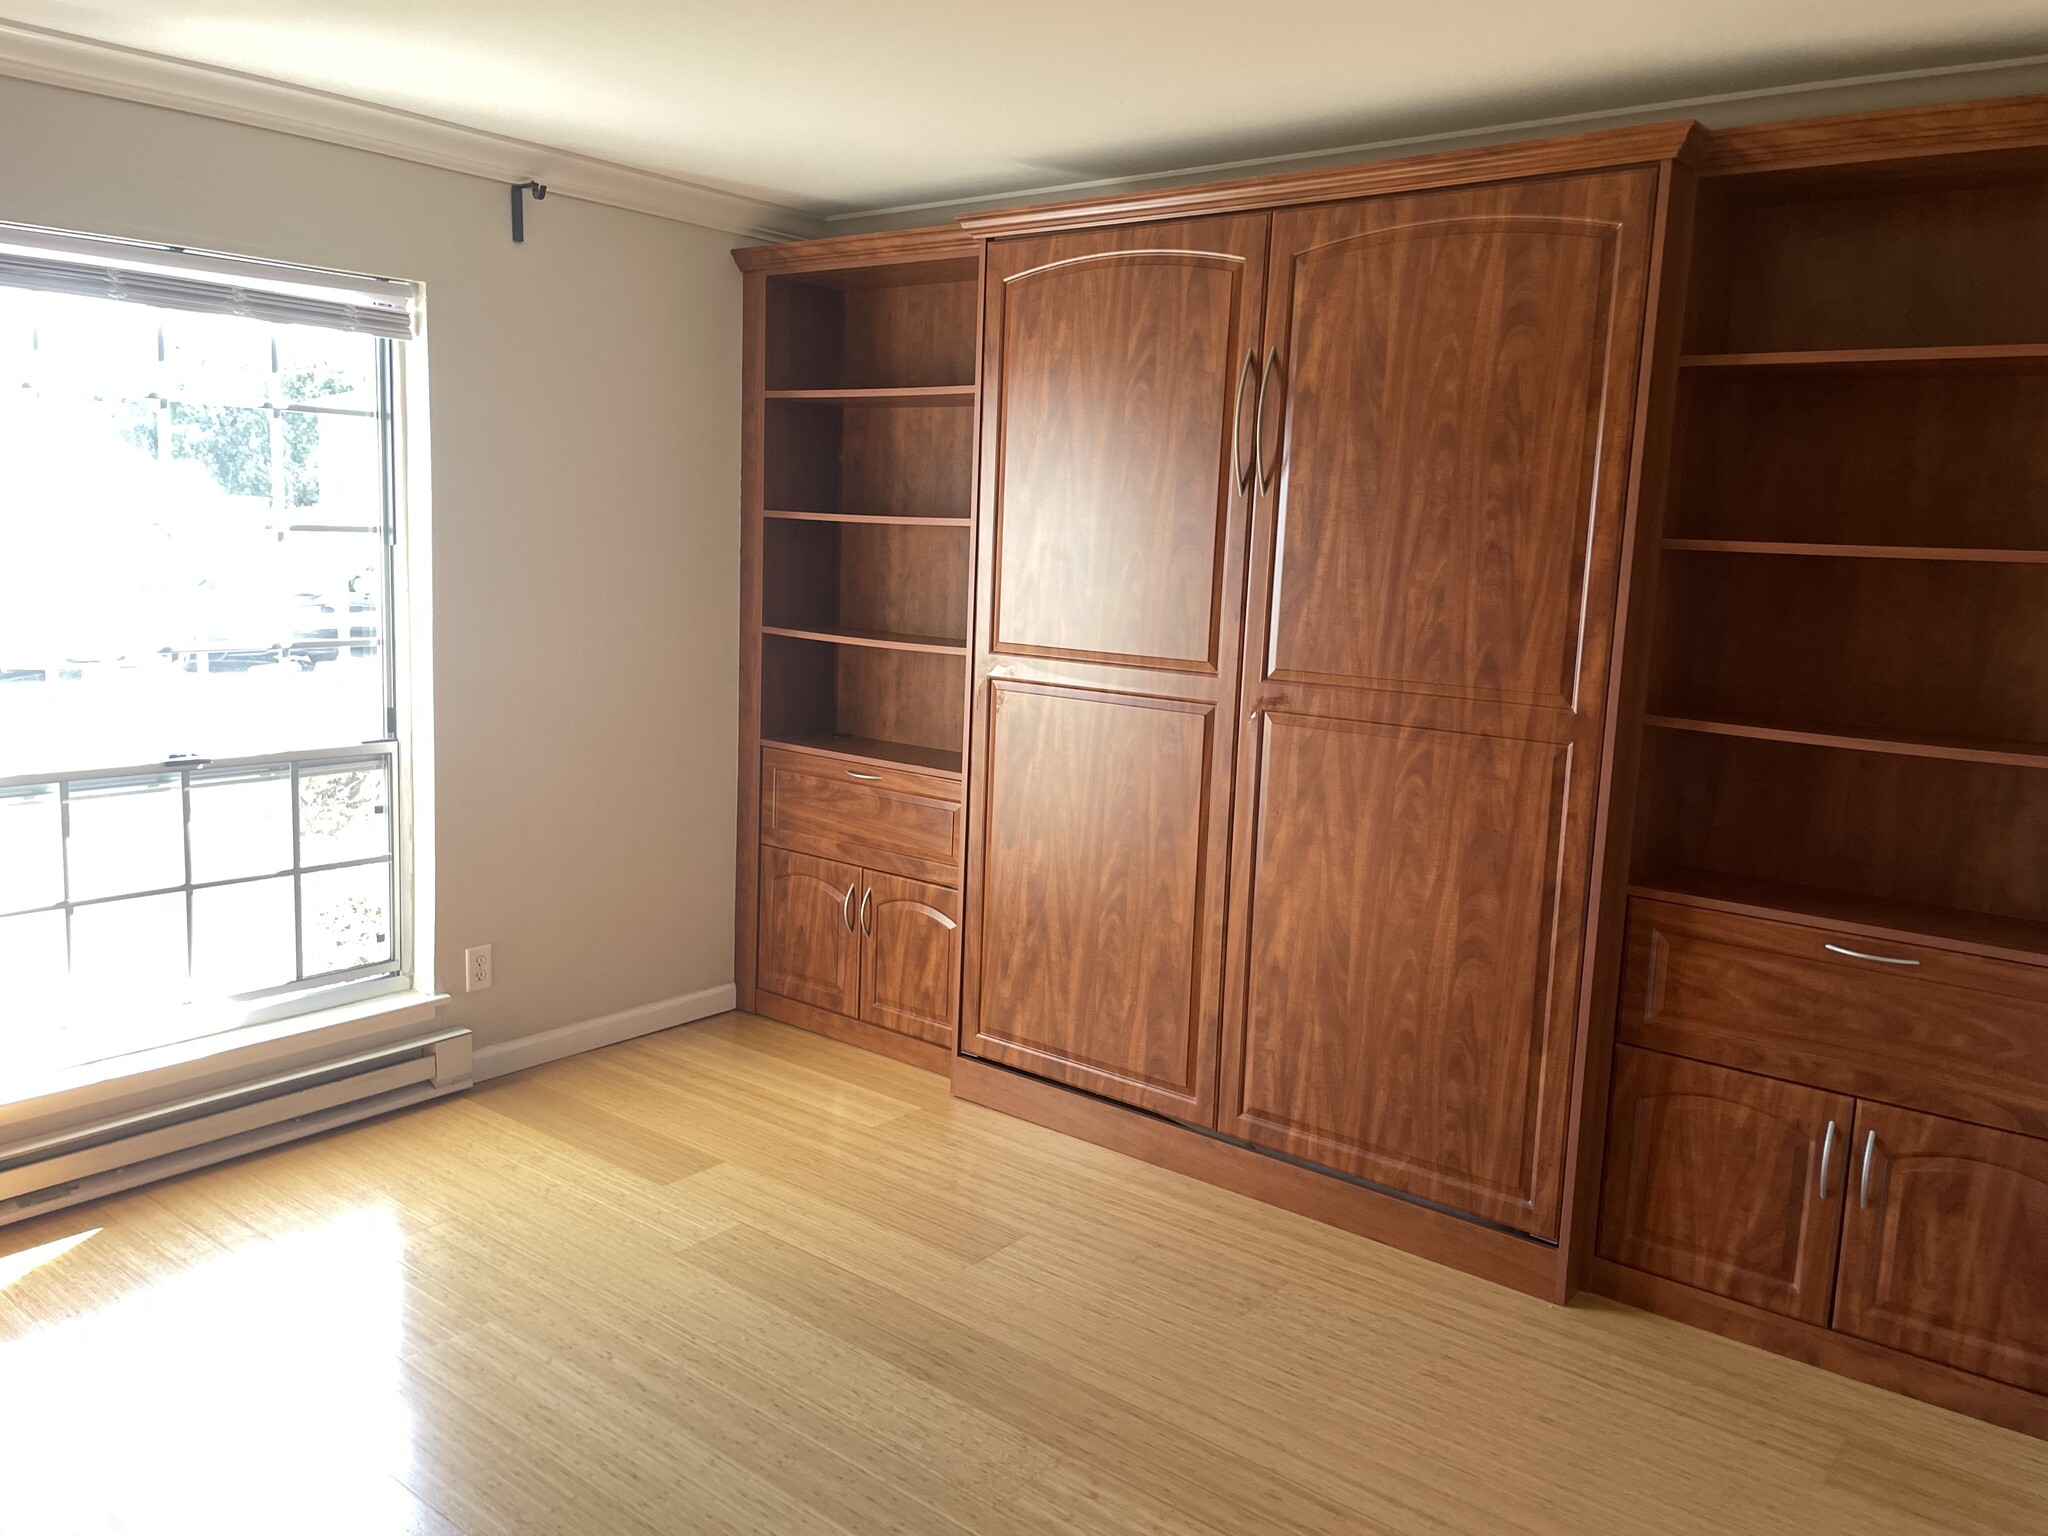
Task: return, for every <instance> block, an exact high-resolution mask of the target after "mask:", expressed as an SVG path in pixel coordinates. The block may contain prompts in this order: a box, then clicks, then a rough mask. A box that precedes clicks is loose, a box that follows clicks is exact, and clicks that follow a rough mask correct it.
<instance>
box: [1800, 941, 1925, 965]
mask: <svg viewBox="0 0 2048 1536" xmlns="http://www.w3.org/2000/svg"><path fill="white" fill-rule="evenodd" d="M1821 948H1822V949H1824V950H1826V951H1827V952H1828V953H1829V954H1831V955H1845V956H1847V957H1848V958H1849V959H1851V960H1868V961H1870V962H1871V964H1873V965H1918V964H1919V963H1920V962H1919V961H1918V960H1908V959H1906V958H1905V957H1904V956H1903V955H1866V954H1865V953H1864V952H1863V951H1862V950H1860V949H1847V948H1844V947H1843V946H1842V945H1840V944H1823V945H1821Z"/></svg>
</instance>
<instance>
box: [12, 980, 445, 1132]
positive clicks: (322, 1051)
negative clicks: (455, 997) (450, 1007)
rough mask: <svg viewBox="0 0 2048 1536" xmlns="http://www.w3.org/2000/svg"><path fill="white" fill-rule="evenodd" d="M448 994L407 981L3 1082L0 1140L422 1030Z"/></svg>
mask: <svg viewBox="0 0 2048 1536" xmlns="http://www.w3.org/2000/svg"><path fill="white" fill-rule="evenodd" d="M447 1001H448V995H447V994H446V993H443V992H422V991H419V990H417V989H414V988H402V989H401V990H395V991H391V992H385V993H381V994H379V995H377V996H374V997H365V998H357V999H354V1000H351V1001H349V1002H345V1003H338V1004H336V1005H334V1006H333V1007H329V1008H321V1009H316V1010H314V1011H312V1012H309V1013H300V1014H294V1015H292V1016H291V1017H290V1018H284V1019H273V1020H270V1021H268V1022H266V1023H261V1024H249V1025H244V1026H243V1027H241V1028H239V1029H230V1030H226V1031H223V1032H222V1033H220V1034H216V1035H207V1036H204V1037H202V1038H200V1039H196V1040H187V1041H183V1042H180V1043H178V1044H176V1045H167V1046H159V1047H157V1048H155V1049H152V1050H147V1051H138V1052H136V1053H134V1054H133V1055H129V1056H116V1057H110V1058H109V1059H107V1060H105V1061H95V1062H89V1063H87V1064H85V1065H83V1066H78V1067H70V1068H65V1069H63V1070H61V1071H56V1072H51V1073H48V1074H46V1075H44V1076H42V1077H39V1078H31V1079H27V1080H24V1081H22V1082H11V1083H0V1146H5V1145H7V1144H8V1143H11V1142H16V1141H21V1140H25V1139H28V1138H30V1137H34V1136H37V1135H41V1134H45V1133H46V1132H48V1131H50V1130H52V1129H55V1128H58V1127H61V1126H63V1125H65V1124H67V1123H68V1124H77V1123H79V1122H80V1121H81V1120H90V1119H98V1118H101V1117H104V1116H108V1115H115V1114H126V1113H130V1112H133V1111H137V1110H142V1109H147V1108H148V1107H149V1106H150V1105H151V1104H152V1103H153V1102H161V1101H168V1100H173V1099H179V1098H184V1097H187V1096H190V1095H192V1094H196V1093H204V1092H209V1091H212V1090H215V1089H218V1088H224V1087H227V1086H230V1085H232V1084H234V1083H235V1082H237V1081H239V1080H243V1079H247V1078H251V1077H256V1076H261V1075H266V1074H270V1073H277V1072H288V1071H294V1070H297V1069H300V1068H303V1067H307V1066H312V1065H315V1064H317V1063H318V1062H320V1061H321V1060H322V1059H324V1058H331V1057H336V1056H340V1055H344V1054H346V1053H348V1052H350V1051H356V1050H365V1049H369V1048H372V1047H375V1046H378V1045H384V1044H389V1043H391V1042H393V1041H395V1040H398V1039H402V1038H403V1037H404V1036H406V1035H407V1034H409V1033H417V1032H418V1031H419V1029H420V1027H421V1026H422V1025H425V1024H428V1023H430V1022H431V1021H432V1020H433V1018H434V1016H435V1015H436V1014H437V1013H438V1012H439V1011H440V1010H441V1007H442V1005H443V1004H445V1003H446V1002H447Z"/></svg>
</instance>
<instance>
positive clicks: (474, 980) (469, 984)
mask: <svg viewBox="0 0 2048 1536" xmlns="http://www.w3.org/2000/svg"><path fill="white" fill-rule="evenodd" d="M462 973H463V983H464V984H463V988H462V990H463V991H465V992H481V991H483V990H484V988H486V987H488V986H489V985H490V984H491V946H490V945H488V944H479V945H477V946H476V948H474V949H465V950H464V951H463V952H462Z"/></svg>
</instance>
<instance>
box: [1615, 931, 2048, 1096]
mask: <svg viewBox="0 0 2048 1536" xmlns="http://www.w3.org/2000/svg"><path fill="white" fill-rule="evenodd" d="M1830 944H1832V945H1836V946H1839V948H1841V949H1846V950H1852V951H1857V952H1860V953H1861V954H1863V955H1867V956H1872V957H1879V958H1867V959H1859V958H1856V956H1855V955H1845V954H1840V953H1837V952H1835V951H1833V950H1830V949H1828V948H1827V947H1826V946H1828V945H1830ZM1887 961H1891V962H1905V961H1911V962H1914V963H1912V964H1901V963H1886V962H1887ZM1622 985H1623V992H1622V1004H1621V1016H1620V1020H1619V1036H1620V1039H1621V1040H1622V1041H1623V1042H1624V1043H1625V1044H1629V1045H1637V1046H1643V1047H1646V1048H1648V1049H1651V1050H1658V1051H1666V1052H1669V1053H1671V1054H1672V1055H1677V1056H1687V1057H1691V1058H1693V1059H1695V1060H1699V1061H1711V1062H1717V1063H1719V1064H1721V1065H1723V1066H1731V1067H1739V1068H1742V1069H1744V1070H1746V1071H1751V1072H1761V1073H1765V1074H1767V1075H1769V1076H1772V1077H1781V1078H1790V1079H1792V1080H1794V1081H1796V1082H1802V1083H1810V1084H1812V1085H1813V1086H1815V1087H1818V1088H1826V1089H1830V1090H1832V1091H1834V1092H1836V1093H1849V1094H1855V1095H1857V1096H1859V1097H1861V1098H1867V1099H1879V1100H1883V1101H1885V1102H1887V1103H1892V1104H1903V1105H1907V1106H1909V1107H1911V1108H1914V1109H1921V1110H1925V1111H1927V1112H1929V1113H1931V1114H1939V1115H1950V1116H1954V1117H1956V1118H1958V1119H1963V1120H1972V1121H1976V1122H1979V1123H1981V1124H1986V1125H1995V1126H2001V1127H2005V1128H2008V1129H2012V1130H2019V1131H2025V1132H2028V1133H2031V1134H2034V1135H2048V972H2044V971H2043V970H2041V969H2040V968H2037V967H2034V966H2028V965H2020V964H2017V963H2013V962H2008V961H2002V960H1993V959H1986V958H1980V957H1977V956H1974V955H1961V954H1955V953H1952V952H1950V951H1947V950H1939V949H1928V948H1923V947H1921V946H1918V945H1913V944H1903V943H1895V942H1893V941H1890V940H1884V939H1869V938H1862V937H1859V936H1857V935H1853V934H1846V933H1842V932H1838V931H1835V930H1832V929H1824V928H1810V927H1806V926H1804V925H1801V924H1794V923H1781V922H1770V921H1766V920H1764V919H1761V918H1752V917H1739V916H1736V915H1734V914H1731V913H1724V912H1713V911H1708V910H1705V909H1702V908H1695V907H1685V906H1678V905H1674V904H1672V903H1668V902H1656V901H1641V900H1638V901H1635V902H1632V903H1631V904H1630V908H1629V932H1628V951H1627V958H1626V962H1625V969H1624V973H1623V981H1622Z"/></svg>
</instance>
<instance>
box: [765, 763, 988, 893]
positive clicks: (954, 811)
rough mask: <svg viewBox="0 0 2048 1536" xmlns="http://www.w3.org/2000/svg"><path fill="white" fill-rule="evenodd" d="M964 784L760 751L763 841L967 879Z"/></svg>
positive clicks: (943, 881) (945, 880)
mask: <svg viewBox="0 0 2048 1536" xmlns="http://www.w3.org/2000/svg"><path fill="white" fill-rule="evenodd" d="M964 822H965V818H964V816H963V814H962V811H961V805H960V786H959V785H958V784H956V783H954V782H952V781H951V780H948V779H940V778H933V777H931V776H930V775H928V774H922V773H910V772H907V771H905V770H903V769H899V768H879V767H869V766H867V765H866V764H859V763H853V764H849V763H847V762H844V761H843V760H840V759H837V758H829V757H813V756H810V755H807V754H804V753H799V752H784V751H780V750H777V749H775V748H772V747H771V748H767V749H764V750H763V752H762V753H761V841H762V842H764V843H770V844H773V845H774V846H775V847H778V848H790V849H794V850H796V851H797V852H799V853H813V854H817V855H818V856H820V857H821V858H828V859H844V860H847V861H848V862H851V863H858V864H864V865H866V866H867V867H868V868H870V869H879V870H882V871H884V872H886V873H889V874H896V875H907V876H909V877H910V878H912V879H918V880H928V881H932V882H934V883H936V884H939V885H952V886H957V885H958V884H959V883H960V874H959V870H960V853H961V848H962V845H963V842H964V834H965V827H964Z"/></svg>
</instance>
